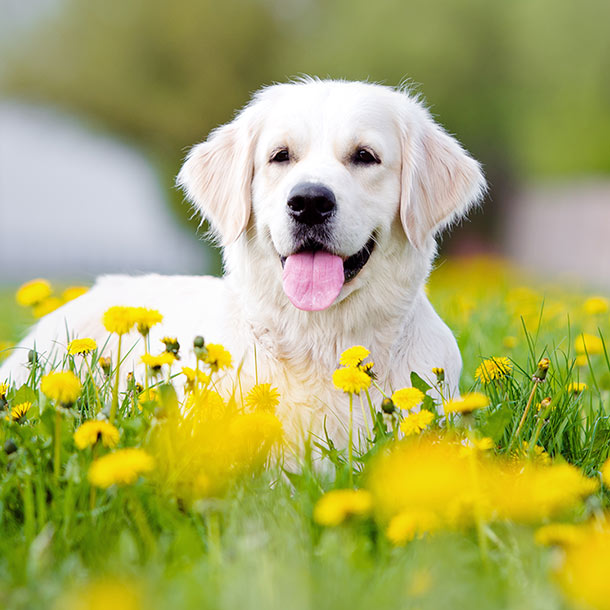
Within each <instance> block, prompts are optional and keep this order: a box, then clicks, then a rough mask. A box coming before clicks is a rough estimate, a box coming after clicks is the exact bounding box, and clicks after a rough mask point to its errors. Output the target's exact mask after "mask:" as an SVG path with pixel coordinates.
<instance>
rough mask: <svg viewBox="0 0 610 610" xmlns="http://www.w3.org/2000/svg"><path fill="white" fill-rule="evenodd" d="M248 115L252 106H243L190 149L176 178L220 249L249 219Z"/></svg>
mask: <svg viewBox="0 0 610 610" xmlns="http://www.w3.org/2000/svg"><path fill="white" fill-rule="evenodd" d="M252 115H253V109H252V107H251V106H250V107H246V108H245V109H244V110H242V112H241V113H240V114H239V115H238V116H237V117H236V118H235V119H234V120H233V121H232V122H231V123H227V124H226V125H223V126H221V127H218V128H217V129H215V130H214V131H212V133H211V134H210V135H209V137H208V139H207V140H206V141H205V142H202V143H201V144H197V145H196V146H194V147H193V148H192V149H191V151H190V152H189V154H188V156H187V158H186V161H185V162H184V165H183V166H182V169H181V170H180V173H179V174H178V178H177V184H178V186H180V187H181V188H182V189H184V191H185V193H186V195H187V197H188V199H189V200H190V201H191V202H192V203H193V204H194V205H195V206H196V207H197V209H198V210H199V211H200V212H201V214H202V215H203V217H204V218H205V219H206V220H208V221H209V222H210V225H211V228H212V230H213V232H214V234H215V235H216V237H217V238H219V239H220V242H221V243H222V245H223V246H226V245H228V244H230V243H232V242H234V241H235V240H236V239H237V238H238V237H239V236H240V235H241V233H242V232H243V231H244V230H245V229H246V227H247V225H248V220H249V218H250V209H251V199H252V192H251V191H252V175H253V173H254V146H255V139H256V138H255V125H254V121H253V116H252Z"/></svg>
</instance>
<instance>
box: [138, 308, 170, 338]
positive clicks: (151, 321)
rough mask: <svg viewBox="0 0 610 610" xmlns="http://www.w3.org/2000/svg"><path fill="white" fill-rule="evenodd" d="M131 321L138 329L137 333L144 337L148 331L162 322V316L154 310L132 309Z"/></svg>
mask: <svg viewBox="0 0 610 610" xmlns="http://www.w3.org/2000/svg"><path fill="white" fill-rule="evenodd" d="M133 321H134V323H135V324H136V326H137V327H138V332H139V333H140V334H141V335H143V336H146V335H148V333H149V332H150V329H151V328H152V327H153V326H154V325H155V324H159V323H160V322H162V321H163V316H162V315H161V313H160V312H158V311H157V310H156V309H147V308H146V307H134V308H133Z"/></svg>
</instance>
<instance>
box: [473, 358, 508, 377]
mask: <svg viewBox="0 0 610 610" xmlns="http://www.w3.org/2000/svg"><path fill="white" fill-rule="evenodd" d="M512 370H513V365H512V364H511V362H510V360H509V359H508V358H506V357H505V356H501V357H499V358H488V359H487V360H483V362H482V363H481V364H480V365H479V367H478V368H477V370H476V372H475V374H474V376H475V378H476V379H477V380H478V381H480V382H481V383H490V382H491V381H493V380H494V379H502V378H504V377H508V376H509V375H510V374H511V371H512Z"/></svg>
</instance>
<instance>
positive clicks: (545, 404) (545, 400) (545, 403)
mask: <svg viewBox="0 0 610 610" xmlns="http://www.w3.org/2000/svg"><path fill="white" fill-rule="evenodd" d="M550 404H551V398H550V397H549V396H547V397H546V398H543V399H542V400H541V401H540V411H543V410H545V409H547V408H548V407H549V405H550Z"/></svg>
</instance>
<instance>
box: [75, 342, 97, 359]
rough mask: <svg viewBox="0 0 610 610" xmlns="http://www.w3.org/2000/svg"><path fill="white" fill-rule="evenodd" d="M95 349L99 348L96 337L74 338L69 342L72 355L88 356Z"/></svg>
mask: <svg viewBox="0 0 610 610" xmlns="http://www.w3.org/2000/svg"><path fill="white" fill-rule="evenodd" d="M94 349H97V343H96V342H95V340H94V339H74V340H73V341H70V343H68V354H71V355H72V356H75V355H77V354H78V355H79V356H86V355H87V354H90V353H91V352H92V351H93V350H94Z"/></svg>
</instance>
